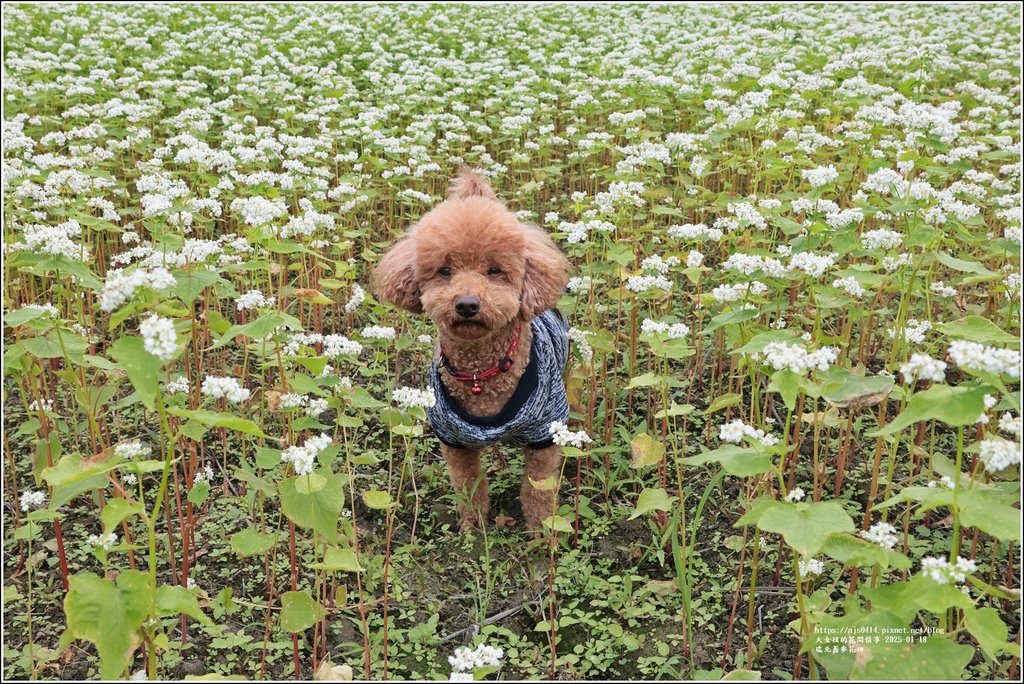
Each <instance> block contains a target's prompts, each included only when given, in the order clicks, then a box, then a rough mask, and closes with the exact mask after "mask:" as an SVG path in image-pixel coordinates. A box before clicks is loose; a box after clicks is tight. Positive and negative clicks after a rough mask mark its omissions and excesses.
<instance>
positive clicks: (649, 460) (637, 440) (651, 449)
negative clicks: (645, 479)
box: [629, 432, 665, 468]
mask: <svg viewBox="0 0 1024 684" xmlns="http://www.w3.org/2000/svg"><path fill="white" fill-rule="evenodd" d="M631 446H632V448H633V449H632V451H633V460H632V461H631V462H630V464H629V465H630V467H631V468H646V467H648V466H652V465H657V464H658V463H661V459H663V458H664V457H665V445H664V444H662V442H661V440H656V439H654V438H653V437H651V436H650V435H649V434H647V433H646V432H641V433H640V434H639V435H637V436H636V437H634V438H633V441H632V443H631Z"/></svg>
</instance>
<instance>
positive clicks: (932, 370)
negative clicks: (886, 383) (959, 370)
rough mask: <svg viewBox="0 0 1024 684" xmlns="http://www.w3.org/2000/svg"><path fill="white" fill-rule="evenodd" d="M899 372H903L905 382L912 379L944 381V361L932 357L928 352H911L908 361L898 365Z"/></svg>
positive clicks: (909, 381) (912, 380)
mask: <svg viewBox="0 0 1024 684" xmlns="http://www.w3.org/2000/svg"><path fill="white" fill-rule="evenodd" d="M900 373H902V374H903V382H906V383H911V382H914V380H931V381H933V382H945V380H946V362H945V361H939V360H938V359H933V358H932V357H931V356H929V355H928V354H913V355H911V357H910V360H909V361H907V362H906V363H905V364H903V365H902V366H900Z"/></svg>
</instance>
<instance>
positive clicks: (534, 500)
mask: <svg viewBox="0 0 1024 684" xmlns="http://www.w3.org/2000/svg"><path fill="white" fill-rule="evenodd" d="M524 460H525V462H526V467H525V468H523V488H522V490H521V492H520V500H521V501H522V505H523V517H524V518H526V529H528V530H531V531H534V532H540V531H542V530H541V523H542V521H543V520H544V519H545V518H548V517H551V516H552V515H554V514H555V506H556V505H557V504H558V487H557V484H558V476H559V473H560V472H561V469H562V447H560V446H558V445H557V444H552V445H551V446H549V447H547V448H545V449H529V448H527V449H526V450H525V458H524ZM548 478H551V479H550V481H546V480H548ZM530 480H533V481H534V482H536V483H538V484H540V483H542V482H543V483H544V484H543V485H542V486H541V487H539V488H538V487H534V486H533V484H532V483H531V482H530Z"/></svg>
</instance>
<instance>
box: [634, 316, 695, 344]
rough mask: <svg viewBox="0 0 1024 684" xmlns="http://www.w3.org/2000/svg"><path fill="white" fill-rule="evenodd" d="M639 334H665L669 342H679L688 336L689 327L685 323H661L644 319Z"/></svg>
mask: <svg viewBox="0 0 1024 684" xmlns="http://www.w3.org/2000/svg"><path fill="white" fill-rule="evenodd" d="M640 329H641V332H643V333H645V334H648V335H662V334H667V335H668V338H669V339H671V340H680V339H682V338H684V337H686V336H687V335H689V334H690V327H689V326H688V325H686V324H685V323H672V324H669V323H662V322H661V321H654V320H651V319H650V318H645V319H644V320H643V323H641V324H640Z"/></svg>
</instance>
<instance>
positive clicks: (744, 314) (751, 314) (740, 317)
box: [701, 309, 761, 335]
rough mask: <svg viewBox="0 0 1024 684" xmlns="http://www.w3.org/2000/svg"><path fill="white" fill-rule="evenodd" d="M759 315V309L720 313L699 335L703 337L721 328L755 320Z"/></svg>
mask: <svg viewBox="0 0 1024 684" xmlns="http://www.w3.org/2000/svg"><path fill="white" fill-rule="evenodd" d="M760 315H761V310H760V309H734V310H732V311H726V312H725V313H720V314H718V315H717V316H715V317H714V318H712V319H711V321H710V322H709V323H708V325H707V326H706V327H705V328H704V330H702V331H701V333H702V334H704V335H710V334H711V333H713V332H714V331H716V330H718V329H719V328H721V327H722V326H725V325H732V324H734V323H742V322H744V321H749V320H750V319H751V318H757V317H758V316H760Z"/></svg>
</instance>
